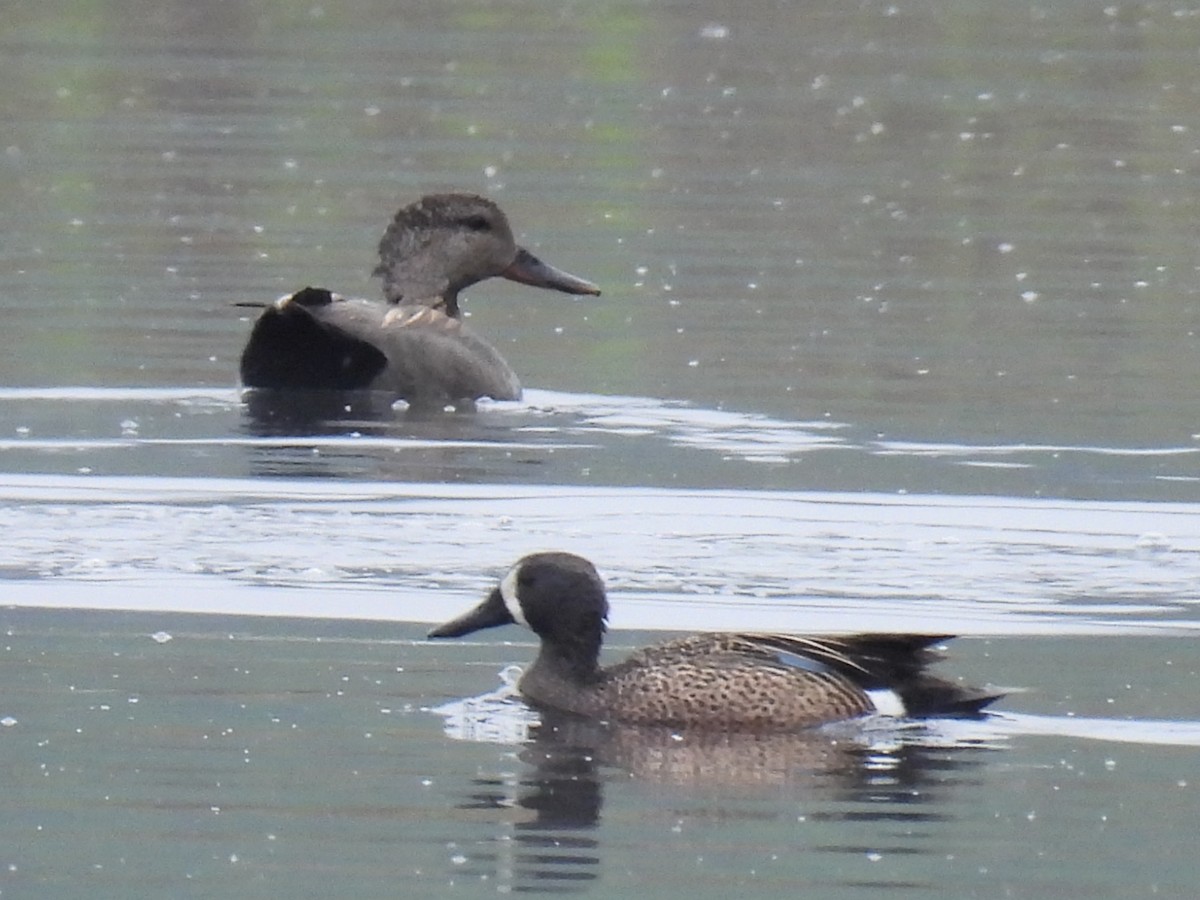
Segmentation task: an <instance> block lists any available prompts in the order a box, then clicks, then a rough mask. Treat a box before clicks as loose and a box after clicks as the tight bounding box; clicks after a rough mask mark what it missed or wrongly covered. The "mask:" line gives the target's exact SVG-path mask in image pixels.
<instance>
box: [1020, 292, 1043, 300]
mask: <svg viewBox="0 0 1200 900" xmlns="http://www.w3.org/2000/svg"><path fill="white" fill-rule="evenodd" d="M1041 296H1042V295H1041V294H1039V293H1038V292H1037V291H1024V292H1023V293H1022V294H1021V299H1022V300H1024V301H1025V302H1026V303H1036V302H1037V300H1038V298H1039V297H1041Z"/></svg>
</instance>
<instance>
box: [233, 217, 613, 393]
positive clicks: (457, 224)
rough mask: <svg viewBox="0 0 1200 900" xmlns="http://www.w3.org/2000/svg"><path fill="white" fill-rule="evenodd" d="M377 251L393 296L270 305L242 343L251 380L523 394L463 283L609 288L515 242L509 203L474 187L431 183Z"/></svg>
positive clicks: (311, 297)
mask: <svg viewBox="0 0 1200 900" xmlns="http://www.w3.org/2000/svg"><path fill="white" fill-rule="evenodd" d="M379 260H380V261H379V265H378V266H376V268H375V271H374V272H373V273H372V274H374V275H379V276H381V277H382V279H383V293H384V298H385V299H384V300H383V301H376V300H362V299H354V298H349V297H343V296H341V295H339V294H335V293H333V292H331V291H328V290H325V289H323V288H313V287H306V288H304V289H303V290H300V291H297V292H296V293H294V294H291V295H289V296H287V297H283V298H282V299H280V300H278V301H277V302H276V303H275V304H274V305H272V306H269V307H267V309H266V310H265V311H264V312H263V314H262V315H261V316H260V317H259V319H258V321H257V322H255V323H254V328H253V330H252V331H251V333H250V339H249V341H248V342H247V344H246V348H245V350H244V351H243V352H242V359H241V377H242V384H243V385H245V386H246V387H251V388H269V389H283V390H292V389H321V390H332V391H358V390H368V391H383V392H388V393H390V394H391V395H393V397H394V398H398V399H402V400H405V401H407V402H408V403H409V404H410V405H414V406H443V405H447V404H452V403H457V402H461V401H474V400H477V399H479V398H480V397H491V398H493V399H496V400H518V399H520V397H521V383H520V381H519V380H518V379H517V376H516V373H514V372H513V370H512V369H511V368H510V367H509V365H508V363H506V362H505V361H504V359H503V358H502V357H501V356H500V354H499V353H498V352H496V350H495V348H493V347H492V346H491V345H490V344H489V343H488V342H487V341H485V340H483V338H481V337H479V336H477V335H476V334H475V333H474V332H473V331H471V329H469V328H467V327H466V326H465V325H464V324H463V323H462V320H461V316H460V310H459V305H458V295H459V292H460V291H462V290H464V289H465V288H467V287H470V286H471V285H473V284H475V283H476V282H479V281H483V280H484V279H486V278H494V277H500V278H507V279H509V280H511V281H519V282H521V283H522V284H529V285H533V286H534V287H541V288H549V289H551V290H556V291H562V292H564V293H567V294H586V295H593V296H594V295H598V294H599V293H600V290H599V289H598V288H597V287H596V286H595V285H594V284H592V283H591V282H590V281H585V280H584V279H582V278H577V277H575V276H574V275H571V274H568V273H567V272H563V271H561V270H560V269H556V268H554V267H553V266H550V265H547V264H546V263H544V262H542V261H541V260H539V259H538V258H537V257H536V256H534V255H533V254H532V253H530V252H529V251H528V250H525V249H524V248H522V247H519V246H517V243H516V241H515V240H514V239H513V234H512V229H511V228H510V226H509V224H508V219H507V217H506V216H505V215H504V213H503V212H502V211H501V210H500V208H499V207H498V206H497V205H496V204H495V203H493V202H492V201H491V200H488V199H486V198H484V197H477V196H474V195H472V194H431V195H429V196H426V197H422V198H421V199H420V200H418V201H417V202H416V203H413V204H411V205H409V206H406V207H404V208H403V209H401V210H400V211H399V212H397V213H396V216H395V218H394V219H393V220H392V223H391V225H389V226H388V229H387V231H386V233H385V234H384V236H383V239H382V240H381V241H380V242H379Z"/></svg>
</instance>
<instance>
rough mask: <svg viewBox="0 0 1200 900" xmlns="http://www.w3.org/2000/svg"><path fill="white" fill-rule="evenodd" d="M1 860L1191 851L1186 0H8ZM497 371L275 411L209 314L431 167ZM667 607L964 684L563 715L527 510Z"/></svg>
mask: <svg viewBox="0 0 1200 900" xmlns="http://www.w3.org/2000/svg"><path fill="white" fill-rule="evenodd" d="M5 24H6V27H5V29H4V32H3V34H0V76H2V77H0V84H3V85H4V88H3V89H2V90H0V110H2V111H3V114H4V120H5V123H6V128H5V134H4V136H3V138H0V151H2V152H0V197H2V198H3V200H4V204H5V208H6V209H8V210H9V211H10V214H9V215H8V216H7V217H6V218H5V222H4V224H3V225H2V226H0V312H2V313H3V319H4V326H5V338H4V342H3V346H4V353H3V354H0V525H2V526H3V529H4V534H5V535H6V537H5V541H4V546H3V548H0V584H2V586H3V594H2V597H0V603H3V606H0V637H2V638H3V640H0V649H2V652H0V670H2V672H3V679H4V684H5V690H4V691H3V693H2V694H0V753H2V754H3V758H4V760H5V763H6V766H5V771H6V773H7V780H6V790H5V791H4V792H3V795H2V797H3V799H2V800H0V811H2V812H3V815H2V816H0V897H4V898H10V897H20V898H24V897H39V898H40V897H50V896H53V897H64V898H70V897H89V898H90V897H121V898H129V897H163V896H170V897H210V896H217V895H222V896H236V897H259V896H261V897H279V896H289V897H328V896H331V895H337V896H348V897H375V896H381V897H382V896H394V895H403V896H414V897H415V896H443V895H446V894H449V893H451V892H453V893H455V894H457V895H460V896H489V895H493V894H496V893H509V892H549V893H579V894H583V895H588V896H596V897H606V896H643V897H677V896H680V895H683V894H687V895H689V896H696V897H722V898H725V897H728V896H730V895H731V894H737V895H739V896H745V897H760V896H761V897H775V896H781V895H784V894H788V895H798V894H804V895H809V896H819V897H830V898H854V900H858V898H869V897H887V898H893V897H894V898H918V897H920V898H925V897H945V898H962V897H985V898H990V897H1018V898H1031V900H1032V898H1043V897H1047V896H1055V897H1064V896H1083V897H1088V898H1114V900H1115V898H1128V897H1142V896H1157V897H1164V896H1166V897H1181V898H1191V897H1194V896H1195V891H1196V887H1195V885H1196V883H1197V881H1198V880H1200V864H1198V863H1197V861H1196V855H1195V851H1194V846H1193V845H1194V832H1195V822H1196V811H1197V808H1198V801H1197V796H1196V790H1197V778H1196V769H1197V762H1198V760H1200V753H1198V748H1200V701H1198V700H1197V697H1198V696H1200V691H1198V690H1197V688H1198V686H1200V649H1198V645H1197V641H1196V635H1197V631H1198V630H1200V603H1198V602H1197V593H1196V590H1197V589H1196V586H1197V585H1198V584H1200V400H1198V399H1197V390H1196V386H1197V384H1200V334H1198V333H1200V293H1198V290H1200V287H1198V286H1200V271H1198V267H1200V264H1198V263H1197V261H1196V258H1195V256H1196V254H1195V240H1194V234H1195V220H1196V218H1197V214H1198V213H1200V209H1198V206H1200V202H1198V199H1197V198H1200V143H1198V140H1197V135H1200V113H1198V110H1200V105H1198V104H1197V95H1198V94H1200V74H1198V70H1197V68H1196V65H1195V54H1196V46H1197V39H1198V37H1200V21H1198V18H1197V14H1196V11H1195V10H1192V9H1189V8H1187V7H1183V6H1179V5H1174V6H1172V5H1156V4H1142V5H1127V6H1126V5H1103V4H1092V3H1083V2H1069V0H1061V2H1048V3H1043V4H1041V5H1037V6H1029V5H1024V4H984V3H948V2H944V0H943V2H936V0H928V2H900V3H864V4H852V5H848V4H844V3H805V4H776V5H772V6H769V7H766V8H752V7H747V8H746V9H742V8H740V7H739V8H737V9H733V8H731V7H729V6H728V4H717V3H705V2H701V3H689V4H682V3H676V4H648V3H621V4H618V3H609V2H597V3H590V4H581V3H549V4H546V3H539V4H532V3H513V4H508V5H500V6H497V5H495V4H490V3H484V2H471V0H467V2H459V3H452V4H450V3H447V4H400V5H396V4H352V5H350V6H349V7H348V8H346V7H338V8H335V7H334V6H325V5H320V4H314V3H304V4H288V3H262V2H250V3H243V4H217V3H192V4H161V3H146V2H133V0H125V2H107V3H104V2H98V3H92V4H83V5H80V4H64V3H58V2H53V0H51V2H43V3H37V4H34V3H28V2H24V0H17V2H15V3H12V4H9V7H8V8H6V11H5ZM441 189H462V190H472V191H478V192H482V193H487V194H488V195H490V196H492V197H494V198H496V199H497V200H498V201H499V202H500V203H501V204H502V205H503V206H504V208H505V209H506V210H507V211H508V213H509V215H510V217H511V218H512V220H513V223H514V227H515V229H516V231H517V232H518V235H519V239H520V240H521V241H522V243H524V244H525V245H527V246H530V247H531V248H533V249H535V250H536V251H537V252H538V253H539V254H540V255H542V256H544V257H545V258H546V259H547V260H548V261H551V262H553V263H554V264H555V265H558V266H561V267H563V268H565V269H567V270H569V271H572V272H575V273H577V274H579V275H581V276H584V277H587V278H589V279H592V280H594V281H596V282H597V283H598V284H600V285H601V287H602V288H603V289H604V295H603V296H602V297H599V298H588V299H572V298H567V297H564V296H561V295H556V294H550V293H545V292H536V291H532V290H529V289H526V288H523V287H521V286H519V285H513V284H500V283H487V284H483V285H480V286H478V287H476V288H474V289H472V290H471V291H470V292H469V295H468V297H467V300H466V308H467V310H468V312H469V314H470V315H471V322H472V325H473V327H475V328H476V329H477V330H479V331H480V332H481V333H482V334H484V335H485V336H487V337H488V338H489V339H490V340H492V341H493V342H494V343H495V344H496V346H497V347H498V348H499V349H500V350H501V352H502V353H503V354H504V355H505V356H506V357H507V358H508V360H509V361H510V362H511V363H512V365H513V367H514V368H515V369H516V370H517V371H518V373H519V374H520V375H521V378H522V380H523V382H524V383H525V385H526V387H527V390H526V396H525V398H524V400H522V401H521V402H519V403H483V404H481V405H480V409H479V410H478V411H477V412H476V413H475V414H473V415H446V416H435V417H421V418H416V417H410V416H407V415H406V414H405V411H404V410H390V409H384V410H374V411H372V412H371V413H370V414H367V413H356V414H355V415H353V416H345V415H341V416H338V415H334V416H329V415H323V414H313V411H312V410H311V409H304V410H300V411H299V412H300V413H302V415H298V416H297V417H296V418H294V419H290V420H287V421H285V422H282V423H280V422H279V421H269V422H264V421H263V420H262V418H261V417H259V416H257V415H256V410H255V409H254V407H253V405H252V404H249V403H247V402H246V398H243V396H242V395H241V393H240V391H239V389H238V386H237V378H236V371H237V358H238V354H239V353H240V350H241V346H242V344H243V342H244V341H245V338H246V335H247V333H248V330H249V327H250V321H251V320H250V318H249V317H248V316H247V312H248V311H247V310H246V309H243V308H238V307H235V306H234V304H235V303H236V302H239V301H248V300H249V301H269V300H271V299H274V298H275V297H276V296H279V295H281V294H284V293H288V292H291V291H293V290H296V289H297V288H299V287H302V286H304V285H306V284H314V285H322V286H326V287H329V288H332V289H336V290H340V291H343V292H346V293H351V294H362V295H365V296H375V295H377V292H378V285H377V284H376V283H374V282H372V281H371V279H370V278H369V277H368V275H369V272H370V270H371V268H372V266H373V264H374V260H373V256H374V247H375V244H376V242H377V241H378V238H379V235H380V233H381V231H382V229H383V227H384V225H385V224H386V222H387V221H388V220H389V218H390V217H391V215H392V214H393V212H394V211H395V209H396V208H397V207H398V206H400V205H401V204H404V203H407V202H410V201H411V200H413V199H415V198H417V197H419V196H420V195H421V194H422V193H425V192H428V191H430V190H441ZM548 548H557V549H564V550H571V551H574V552H578V553H581V554H583V555H586V556H588V557H589V558H591V559H593V560H594V561H595V562H596V563H597V565H598V566H599V568H600V570H601V571H602V572H603V574H604V575H605V577H606V579H607V580H608V583H609V586H610V595H611V600H612V602H613V606H614V609H613V617H612V625H613V628H614V630H613V632H612V633H611V634H610V640H609V644H610V645H611V646H610V648H609V652H610V653H611V655H612V657H613V658H617V657H619V655H620V654H621V653H622V652H625V651H627V650H628V649H629V648H631V647H634V646H638V645H640V644H643V643H645V642H648V641H651V640H654V639H656V638H657V637H659V636H661V633H662V632H664V631H672V630H681V629H687V630H695V629H719V628H746V629H758V630H778V631H800V632H803V631H814V632H839V631H841V632H845V631H865V630H904V629H911V630H914V631H926V632H937V633H943V632H951V633H957V634H960V635H963V637H962V638H961V639H960V640H958V641H955V642H954V643H952V644H950V645H949V647H948V657H949V658H948V659H947V661H946V663H945V664H944V666H943V669H944V671H945V672H946V673H950V674H955V675H961V676H962V677H964V678H965V679H967V680H969V681H972V682H975V683H980V684H983V683H990V684H994V685H1001V686H1005V687H1009V688H1011V689H1012V691H1013V692H1012V693H1011V694H1010V696H1009V697H1007V698H1006V699H1005V700H1003V701H1002V702H1001V703H999V704H997V706H996V714H995V715H993V716H990V717H988V718H986V719H983V720H981V721H978V722H929V723H921V724H914V723H903V722H892V723H887V722H872V723H867V724H861V723H860V724H856V725H854V726H848V727H844V728H835V729H831V730H823V731H817V732H813V733H811V734H803V735H793V736H787V737H776V738H770V739H768V738H764V737H761V736H760V737H752V736H739V735H697V734H658V733H654V732H646V731H634V730H625V731H618V732H596V731H592V730H585V729H578V728H572V729H561V730H557V731H556V730H554V729H553V728H552V727H551V726H552V725H553V724H555V723H548V722H538V721H537V720H536V718H535V717H533V716H532V715H531V713H530V711H529V710H528V709H526V708H525V707H524V706H523V705H522V704H520V703H519V702H518V701H516V700H515V699H514V698H513V697H512V696H511V690H510V689H509V688H508V687H507V685H508V684H509V683H511V680H512V678H513V672H512V670H511V666H513V665H520V664H522V663H524V662H528V660H529V659H530V658H531V655H532V653H533V650H534V648H533V645H532V644H531V643H530V642H529V641H528V636H527V635H526V634H524V633H522V632H519V631H518V630H517V629H509V630H500V631H495V632H485V633H484V634H482V635H478V636H474V637H473V638H472V639H469V640H463V641H457V642H448V643H438V644H432V643H428V642H426V641H424V640H423V635H424V633H425V631H426V630H427V625H428V623H431V622H437V621H442V620H444V619H446V618H448V617H450V616H451V615H454V614H456V613H457V612H459V611H461V610H462V609H464V608H465V607H467V606H468V605H470V604H471V603H473V602H475V601H476V600H477V599H478V597H479V596H480V595H481V593H482V592H483V591H485V590H487V588H488V587H489V586H490V584H491V583H492V580H493V579H494V578H495V577H496V576H497V575H498V574H499V573H501V572H502V571H504V569H505V568H506V567H507V566H508V565H510V564H511V563H512V562H513V561H514V560H516V559H517V558H518V557H519V556H520V555H522V554H523V553H526V552H529V551H532V550H538V549H548Z"/></svg>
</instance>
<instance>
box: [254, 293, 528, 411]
mask: <svg viewBox="0 0 1200 900" xmlns="http://www.w3.org/2000/svg"><path fill="white" fill-rule="evenodd" d="M241 374H242V383H243V384H244V385H246V386H247V387H258V388H272V389H316V388H320V389H330V390H340V391H356V390H371V391H386V392H389V393H391V394H392V395H393V396H395V397H397V398H399V399H403V400H406V401H407V402H409V403H410V404H414V405H418V406H428V405H444V404H446V403H453V402H455V401H459V400H463V399H468V400H477V399H479V398H480V397H492V398H493V399H496V400H517V399H519V398H520V396H521V384H520V381H518V379H517V376H516V373H514V372H513V370H512V368H511V367H509V365H508V363H506V362H505V361H504V359H503V358H502V357H501V356H500V354H499V353H497V352H496V350H495V349H494V348H493V347H492V346H491V345H490V344H488V343H487V342H486V341H484V340H483V339H482V338H479V337H478V336H476V335H475V334H474V332H472V331H471V330H470V329H468V328H466V327H465V326H464V325H463V324H462V323H461V322H460V321H459V320H458V319H453V318H450V317H449V316H447V315H445V314H444V313H442V312H441V311H439V310H436V309H433V308H431V307H428V306H423V305H417V304H414V305H399V306H394V305H391V304H387V303H383V302H380V301H372V300H361V299H354V298H346V297H342V296H339V295H337V294H333V293H331V292H330V291H326V290H323V289H319V288H305V289H304V290H303V291H298V292H297V293H296V294H293V295H292V296H291V297H288V298H286V299H285V300H282V301H280V302H279V303H277V304H276V305H274V306H272V307H269V308H268V309H267V310H266V311H265V312H264V313H263V314H262V316H260V317H259V319H258V321H257V322H256V323H255V325H254V329H253V331H252V332H251V335H250V340H249V342H248V343H247V344H246V349H245V351H244V352H243V354H242V361H241Z"/></svg>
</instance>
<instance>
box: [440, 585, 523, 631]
mask: <svg viewBox="0 0 1200 900" xmlns="http://www.w3.org/2000/svg"><path fill="white" fill-rule="evenodd" d="M511 624H513V617H512V615H511V614H510V613H509V611H508V607H507V606H505V605H504V598H503V597H501V596H500V589H499V588H496V589H494V590H493V591H492V592H491V593H490V594H488V596H487V599H486V600H484V601H483V602H482V603H480V604H479V605H478V606H477V607H475V608H474V609H473V610H471V611H470V612H468V613H464V614H463V615H461V616H459V617H458V618H457V619H452V620H450V621H449V622H447V623H446V624H445V625H439V626H438V627H437V628H435V629H433V631H431V632H429V635H428V636H429V637H431V638H455V637H462V636H463V635H464V634H470V633H471V632H472V631H480V630H482V629H484V628H495V627H496V626H498V625H511Z"/></svg>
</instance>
